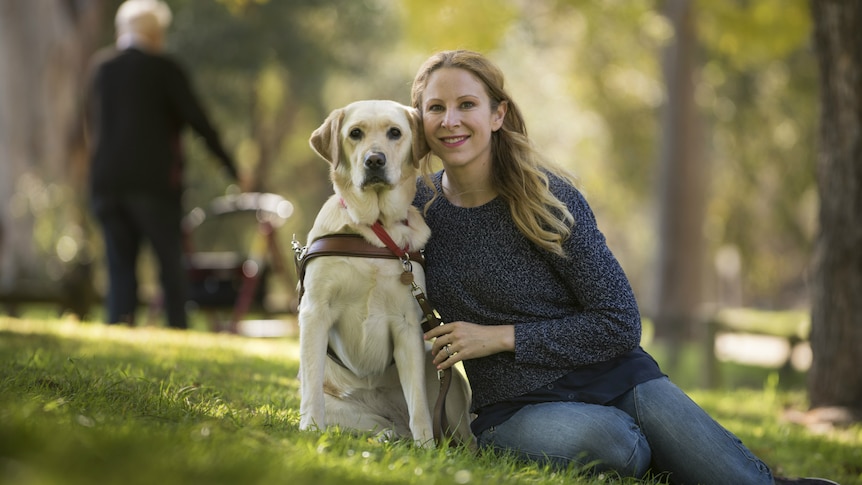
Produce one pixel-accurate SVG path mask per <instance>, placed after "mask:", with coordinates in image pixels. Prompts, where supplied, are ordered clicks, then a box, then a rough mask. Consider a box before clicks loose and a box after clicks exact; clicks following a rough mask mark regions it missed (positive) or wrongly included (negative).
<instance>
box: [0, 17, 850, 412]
mask: <svg viewBox="0 0 862 485" xmlns="http://www.w3.org/2000/svg"><path fill="white" fill-rule="evenodd" d="M119 3H120V2H119V1H116V0H74V1H72V0H69V1H66V0H29V1H27V0H13V1H5V2H3V3H2V5H0V88H2V89H0V103H2V106H3V108H2V110H0V112H2V113H0V157H2V163H0V200H2V201H3V203H2V214H0V301H2V302H3V304H4V308H5V309H6V311H7V312H9V313H11V314H16V313H19V312H20V309H21V308H26V306H27V305H28V304H31V303H38V304H41V305H44V304H46V303H47V304H49V305H54V304H60V306H61V307H64V308H66V310H67V315H68V313H72V314H79V315H80V314H82V315H83V317H84V319H85V320H86V321H99V318H100V317H101V307H100V301H99V300H100V298H101V297H102V295H103V294H104V291H105V283H106V282H105V274H104V267H103V264H104V262H103V260H102V247H101V242H100V240H99V234H98V230H97V228H96V226H95V225H94V223H93V221H92V219H91V216H90V215H89V213H88V207H87V202H88V201H87V196H86V194H87V191H86V177H87V170H88V167H87V165H88V164H87V155H86V136H85V129H84V125H83V117H82V115H83V102H84V89H85V82H86V72H87V71H86V66H87V63H88V60H89V58H90V56H91V55H92V53H93V52H95V51H96V50H97V49H99V48H101V47H104V46H106V45H109V44H110V43H111V42H112V36H113V28H112V22H113V13H114V12H115V11H116V7H117V6H118V5H119ZM167 3H168V4H169V5H170V6H171V8H172V10H173V14H174V16H173V23H172V26H171V28H170V30H169V34H168V44H167V45H168V51H169V52H170V53H171V55H173V56H174V57H176V58H177V59H178V60H179V61H180V62H181V63H182V64H183V65H184V66H186V68H187V69H188V71H189V73H190V75H191V77H192V79H193V84H194V86H195V88H196V89H197V91H198V93H199V94H200V96H201V98H202V101H203V102H204V105H205V106H206V107H207V110H208V111H209V113H210V114H211V117H212V119H213V121H214V123H215V124H216V125H217V126H218V127H219V129H220V131H221V133H222V137H223V140H224V141H225V144H226V145H227V146H228V147H229V149H230V150H231V152H232V153H233V154H234V155H235V157H236V159H237V161H238V165H239V169H240V172H241V174H242V179H243V182H242V184H241V185H242V187H233V188H230V189H228V193H236V192H237V191H239V190H242V191H246V192H265V193H275V194H278V195H280V196H282V197H284V198H286V199H288V200H290V201H291V202H292V204H293V207H294V211H293V213H292V214H291V216H290V217H289V218H288V219H287V220H286V221H285V223H284V225H282V226H281V227H279V228H278V232H277V234H278V238H279V241H280V244H279V246H280V247H281V248H282V250H283V252H284V254H285V255H287V256H290V251H289V246H290V239H291V237H292V236H293V235H294V234H296V235H297V237H298V238H299V239H300V241H302V240H304V235H305V233H306V232H307V230H308V229H309V228H310V225H311V222H312V220H313V217H314V215H315V214H316V212H317V209H318V208H319V207H320V205H321V204H322V202H323V201H324V200H325V199H326V198H327V197H328V196H329V195H330V194H331V188H330V186H329V183H328V175H327V172H328V165H327V164H326V163H325V162H324V161H322V160H320V159H319V158H317V157H316V156H315V155H314V154H313V152H312V151H311V150H310V149H309V147H308V137H309V135H310V133H311V131H312V130H313V129H314V128H316V127H317V126H318V125H319V124H320V123H321V122H322V120H323V119H324V118H325V116H326V115H327V114H328V112H329V111H330V110H332V109H334V108H337V107H339V106H342V105H344V104H346V103H348V102H350V101H353V100H356V99H365V98H386V99H394V100H397V101H400V102H403V103H409V88H410V83H411V81H412V78H413V75H414V74H415V72H416V69H417V68H418V66H419V65H420V64H421V62H422V61H424V59H426V58H427V57H428V56H429V55H430V54H431V53H433V52H435V51H437V50H440V49H453V48H469V49H474V50H479V51H481V52H484V53H486V54H487V55H489V56H490V57H491V58H492V59H493V60H495V61H496V62H497V63H498V64H499V65H500V66H501V67H502V68H503V70H504V72H505V73H506V76H507V82H508V89H509V91H510V93H511V94H512V96H513V97H514V99H515V100H516V101H517V102H518V103H519V104H520V107H521V109H522V110H523V112H524V115H525V117H526V119H527V126H528V129H529V132H530V135H531V137H532V138H533V141H534V143H535V144H536V145H537V147H538V148H539V149H540V151H541V152H543V153H544V154H545V155H546V156H547V157H548V158H550V159H552V160H554V161H556V162H557V163H560V164H562V165H563V166H565V167H567V168H568V169H570V170H571V171H572V172H574V173H575V174H576V175H577V176H578V179H579V187H580V188H581V189H582V190H583V192H584V193H585V195H586V197H587V199H588V200H589V201H590V203H591V205H592V207H593V209H594V211H595V213H596V217H597V219H598V222H599V227H600V228H601V230H602V231H603V232H604V233H605V235H606V236H607V239H608V244H609V246H610V247H611V249H612V250H613V251H614V253H615V254H616V256H617V258H618V259H619V260H620V262H621V264H622V266H623V268H624V269H625V271H626V273H627V274H628V276H629V278H630V279H631V281H632V285H633V287H634V290H635V293H636V295H637V298H638V301H639V303H640V306H641V309H642V312H643V314H644V317H645V320H646V321H647V322H648V323H649V325H648V328H649V331H650V335H649V337H650V339H651V341H653V340H652V339H655V340H654V342H655V345H656V346H657V347H662V348H664V349H665V350H666V352H667V355H668V357H667V360H666V363H665V362H663V365H667V366H668V367H669V368H674V367H677V366H680V367H685V365H686V364H687V363H689V362H690V361H688V360H686V357H685V356H684V355H676V353H677V352H681V350H680V349H683V348H684V346H683V345H680V344H681V343H691V342H700V341H701V340H703V339H705V338H706V337H708V336H709V334H710V332H711V329H712V328H714V327H713V326H712V325H716V324H720V323H722V322H721V317H722V316H724V315H731V314H732V313H728V312H727V311H726V310H728V309H739V308H745V309H749V310H754V311H756V313H755V315H758V316H761V317H762V319H771V318H772V316H775V315H778V316H779V317H780V318H779V319H778V320H780V321H781V322H787V321H789V322H790V323H778V324H776V326H777V327H779V328H778V330H775V329H773V328H771V327H770V325H766V330H763V327H762V326H757V325H755V327H757V328H758V329H759V330H757V331H762V332H764V333H771V334H777V335H778V336H779V337H780V338H781V339H782V340H788V341H789V342H791V343H793V344H797V343H799V342H798V340H801V341H802V345H807V343H806V342H805V341H806V340H808V337H809V333H808V332H809V331H810V329H811V327H812V324H814V326H815V327H816V326H817V325H818V324H817V322H818V321H819V320H818V319H816V318H815V319H814V320H813V321H812V318H811V315H812V312H813V311H814V309H816V308H815V307H816V303H817V302H816V301H814V300H815V299H814V298H813V296H812V295H814V294H815V292H814V291H813V289H814V288H818V287H821V286H822V281H821V280H819V279H818V278H817V277H816V275H817V267H816V266H815V258H814V255H815V252H816V251H815V250H816V246H817V238H818V234H819V233H820V232H819V231H821V230H822V226H821V218H822V215H821V212H820V211H821V208H822V206H823V204H822V202H821V200H820V198H821V197H823V196H824V194H823V191H822V190H818V172H817V161H818V157H821V158H822V155H819V153H821V151H822V150H823V149H824V148H823V146H822V144H821V143H820V142H821V138H822V136H821V134H820V133H821V132H820V131H819V130H821V129H822V128H821V127H822V123H821V114H822V112H823V107H822V105H821V104H820V103H821V98H824V97H825V96H824V95H823V86H824V84H822V83H821V80H820V79H819V69H820V67H819V66H818V49H817V45H816V44H815V38H816V36H815V29H816V25H815V19H814V17H813V14H812V11H813V9H812V5H814V4H816V3H818V2H817V0H814V2H808V1H803V0H760V1H743V0H732V1H707V0H701V1H681V0H680V1H677V0H667V1H657V0H633V1H620V0H498V1H491V0H470V1H456V0H442V1H437V2H426V1H424V0H402V1H396V0H363V1H355V0H169V1H167ZM820 3H822V4H835V5H836V8H837V9H840V8H845V9H847V10H848V11H849V10H853V5H854V2H852V1H851V2H843V5H842V2H820ZM839 11H840V10H839ZM854 11H855V10H854ZM848 17H849V14H848ZM853 18H855V17H853ZM856 26H857V27H858V25H856ZM859 30H860V29H858V28H857V29H856V31H857V33H856V34H855V35H856V36H857V37H855V39H856V40H858V31H859ZM851 34H852V33H851ZM849 45H851V46H852V43H851V44H849ZM821 47H823V46H822V45H821ZM845 48H846V49H847V50H848V54H849V55H850V58H851V59H856V60H857V61H858V53H856V54H854V52H855V51H854V50H853V49H852V48H851V47H848V46H845ZM854 55H856V56H857V57H853V56H854ZM839 57H840V56H839ZM857 69H858V66H857ZM857 82H858V81H857ZM856 87H857V88H858V84H857V85H856ZM856 102H857V103H858V100H857V101H856ZM854 109H858V106H857V107H856V108H854ZM857 123H858V119H857ZM854 126H856V125H854ZM856 136H857V137H858V134H857V135H856ZM857 141H858V138H857ZM185 148H186V151H187V153H188V171H187V177H186V179H187V182H188V183H187V187H188V190H187V193H186V196H185V204H186V206H187V208H188V209H189V210H191V209H192V208H193V207H198V206H200V207H206V206H207V204H209V203H210V202H211V201H212V200H213V199H215V198H217V197H219V196H222V195H224V194H225V193H226V192H225V185H226V183H227V180H225V179H223V178H222V176H221V174H220V171H219V170H218V167H217V165H216V164H215V163H214V160H212V159H210V156H209V154H208V153H207V152H206V150H205V148H204V147H203V144H202V143H200V142H199V141H198V140H195V139H193V137H192V136H191V135H189V139H188V140H186V142H185ZM853 163H854V164H855V166H857V167H858V165H859V159H858V158H856V159H855V161H854V162H853ZM852 173H855V174H857V175H858V168H857V169H856V172H852ZM857 190H858V189H857ZM827 195H829V196H835V197H838V196H839V195H840V194H838V193H830V194H827ZM848 197H849V196H848ZM857 197H858V194H857ZM846 229H847V230H848V231H849V233H850V234H852V235H853V236H852V237H856V238H858V234H857V233H858V231H854V230H852V228H851V227H849V226H848V227H846ZM254 237H255V229H254V227H250V226H248V225H245V224H241V223H239V222H237V223H236V226H232V227H229V228H227V229H224V228H222V229H219V230H218V231H216V232H213V233H210V234H208V235H207V236H206V237H205V238H204V240H203V241H201V242H200V244H202V245H204V246H205V247H206V249H214V250H217V249H223V248H229V249H233V248H242V247H248V246H249V244H250V242H249V239H252V238H254ZM850 241H851V244H852V241H857V242H858V239H852V238H850ZM210 246H211V247H210ZM858 248H859V246H858V245H857V246H855V250H857V252H858ZM852 249H853V247H852V246H851V250H852ZM288 262H289V261H288ZM848 264H849V266H850V267H851V268H854V269H856V270H858V268H855V266H854V264H853V263H852V262H850V261H848ZM141 266H142V268H141V270H142V274H143V276H144V281H145V283H146V284H145V285H144V287H143V289H142V290H143V293H144V296H145V299H147V300H148V301H150V300H154V299H157V298H158V289H157V287H156V285H155V278H154V274H153V267H152V262H151V261H150V260H146V259H145V260H144V261H143V262H142V265H141ZM291 269H292V268H288V273H290V270H291ZM857 274H858V273H857ZM82 275H83V279H82ZM291 278H293V276H292V275H290V274H289V275H288V276H287V278H286V280H287V281H285V282H282V283H281V284H275V285H274V291H273V295H272V297H271V301H270V304H271V305H272V307H273V308H275V309H276V311H279V312H280V311H283V312H285V313H290V311H291V309H292V306H293V305H294V304H295V294H294V293H293V287H292V283H293V282H295V280H293V281H291ZM854 281H857V282H858V281H859V280H858V276H857V279H856V280H854ZM89 290H92V291H89ZM860 290H862V288H860V286H852V287H850V288H849V289H848V290H847V291H848V292H849V294H850V295H851V296H850V299H851V300H853V299H854V297H853V296H852V295H853V294H854V293H853V292H854V291H855V292H856V293H855V294H856V295H858V294H859V291H860ZM856 299H858V297H856ZM84 301H85V302H86V303H87V305H84V306H82V305H80V303H81V302H84ZM838 306H840V305H838ZM851 306H852V305H851ZM841 308H842V309H844V310H846V308H847V305H844V306H842V307H841ZM759 312H764V313H759ZM845 313H847V312H846V311H845ZM859 315H860V313H858V312H857V313H856V315H854V316H848V317H846V319H844V320H842V321H841V322H838V321H837V320H836V321H834V322H833V321H832V320H830V321H828V322H824V323H823V324H822V326H824V327H826V326H830V325H831V326H834V328H838V329H843V330H842V332H844V333H843V334H842V332H837V333H838V334H841V335H844V337H843V338H841V337H839V340H844V343H845V344H846V345H847V346H851V345H852V343H853V342H856V343H857V344H858V343H859V342H860V341H862V337H860V332H862V330H860V327H862V326H860V325H859V318H860V317H859ZM728 318H729V317H728ZM762 319H761V320H762ZM717 322H718V323H717ZM724 323H727V322H724ZM731 324H732V322H731ZM743 326H744V324H743ZM788 328H790V330H789V331H788V330H787V329H788ZM800 328H801V329H802V330H801V331H800V330H799V329H800ZM791 337H792V338H791ZM794 338H795V339H797V340H794ZM707 341H709V340H708V339H707ZM847 348H848V347H840V346H838V345H832V346H831V347H830V346H828V345H827V346H825V347H824V353H830V352H831V353H833V354H835V355H837V356H838V359H839V360H840V361H841V362H840V363H838V364H832V366H831V371H830V370H828V369H827V372H826V375H827V376H829V377H830V379H829V380H830V381H833V382H834V381H837V382H838V384H836V385H833V387H838V386H840V387H841V388H842V389H845V390H843V391H842V392H832V393H831V394H829V393H827V398H826V399H825V400H824V401H823V402H822V403H821V404H822V405H824V406H826V405H837V406H840V407H842V408H848V409H850V416H851V417H852V416H854V415H853V414H852V413H853V412H855V410H858V408H859V405H860V404H859V403H860V399H859V396H860V394H862V384H860V380H859V379H860V378H859V377H858V376H856V377H852V376H851V375H849V373H848V372H847V369H858V368H859V367H858V359H859V356H858V352H856V353H854V352H848V351H847V350H846V349H847ZM815 350H816V349H815ZM711 351H712V348H711V347H710V348H708V349H707V352H711ZM788 351H789V350H788ZM759 352H760V349H759V348H757V347H756V348H755V349H754V351H753V353H755V354H757V353H759ZM695 353H697V354H700V357H701V359H700V360H695V361H694V362H695V364H694V365H698V366H704V367H705V366H706V365H707V364H705V363H704V359H703V357H704V355H703V354H704V353H705V352H703V349H702V348H700V350H699V351H697V352H695ZM821 355H822V354H821ZM802 360H803V361H804V360H805V359H802ZM854 362H855V363H854ZM807 365H809V364H803V366H802V368H797V369H795V370H796V371H797V373H796V374H794V375H795V380H794V381H793V382H792V383H793V384H794V385H796V386H798V387H805V386H806V385H810V384H806V382H805V377H806V376H805V370H806V369H807ZM684 370H685V369H684ZM688 370H689V371H690V369H688ZM697 374H698V375H701V374H700V372H699V371H698V372H697ZM853 374H854V375H856V374H858V372H854V373H853ZM758 375H759V374H758ZM704 376H705V377H704V379H708V378H709V376H708V375H707V374H704ZM757 379H759V381H758V382H765V379H760V377H758V378H757ZM692 383H693V385H699V384H703V383H708V381H707V380H703V381H701V380H698V379H694V380H693V381H692ZM820 395H821V393H817V396H820ZM854 408H855V409H854ZM842 416H846V414H845V415H842Z"/></svg>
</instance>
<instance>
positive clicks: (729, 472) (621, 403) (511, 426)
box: [477, 377, 773, 485]
mask: <svg viewBox="0 0 862 485" xmlns="http://www.w3.org/2000/svg"><path fill="white" fill-rule="evenodd" d="M477 439H478V444H479V446H480V447H481V448H491V449H495V450H499V451H511V452H514V453H516V454H517V455H518V456H519V457H521V458H525V459H527V460H533V461H538V462H540V463H547V464H550V465H554V466H558V467H563V468H564V467H567V466H569V465H570V464H575V465H578V466H585V465H592V464H595V467H594V468H592V470H594V471H596V472H600V471H613V472H617V473H619V474H620V475H622V476H630V477H637V478H640V477H643V476H644V475H645V474H646V473H647V472H648V471H652V472H653V473H655V474H660V473H669V474H670V480H671V483H674V484H691V485H694V484H702V485H725V484H726V485H740V484H743V485H760V484H763V485H771V484H772V483H773V479H772V472H771V471H770V470H769V468H768V467H767V466H766V464H764V463H763V462H762V461H761V460H759V459H758V458H757V457H755V456H754V455H753V454H752V453H751V451H749V450H748V448H746V447H745V446H744V445H743V444H742V442H741V441H740V440H739V439H738V438H737V437H736V436H734V435H733V434H731V433H730V432H729V431H727V430H726V429H724V428H723V427H722V426H721V425H719V424H718V423H717V422H716V421H715V420H713V419H712V418H711V417H710V416H709V415H708V414H707V413H706V412H705V411H704V410H703V409H701V408H700V406H698V405H697V404H696V403H695V402H694V401H692V400H691V399H690V398H689V397H688V396H687V395H686V394H685V393H684V392H683V391H682V390H681V389H679V388H678V387H677V386H676V385H674V384H673V383H672V382H671V381H670V380H668V379H667V378H666V377H662V378H659V379H654V380H651V381H648V382H645V383H643V384H639V385H637V386H635V387H634V388H633V389H632V390H630V391H629V392H627V393H626V394H624V395H622V396H621V397H620V398H618V399H617V400H615V401H614V402H613V403H612V405H609V406H601V405H597V404H585V403H579V402H549V403H541V404H534V405H530V406H526V407H524V408H522V409H521V410H520V411H518V412H517V413H516V414H515V415H513V416H512V417H511V418H509V419H508V420H507V421H506V422H504V423H502V424H500V425H498V426H494V427H491V428H489V429H487V430H485V431H484V432H482V433H481V434H480V435H479V436H477Z"/></svg>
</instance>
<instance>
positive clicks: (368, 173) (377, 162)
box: [362, 152, 389, 187]
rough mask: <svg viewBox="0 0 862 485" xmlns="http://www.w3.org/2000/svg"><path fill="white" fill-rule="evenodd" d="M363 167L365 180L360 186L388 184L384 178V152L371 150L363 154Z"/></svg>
mask: <svg viewBox="0 0 862 485" xmlns="http://www.w3.org/2000/svg"><path fill="white" fill-rule="evenodd" d="M363 167H364V168H365V180H364V181H363V183H362V186H363V187H364V186H367V185H378V184H385V185H389V180H388V179H387V178H386V154H384V153H383V152H371V153H369V154H368V155H366V156H365V160H364V161H363Z"/></svg>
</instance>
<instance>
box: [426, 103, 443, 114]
mask: <svg viewBox="0 0 862 485" xmlns="http://www.w3.org/2000/svg"><path fill="white" fill-rule="evenodd" d="M428 111H429V112H431V113H439V112H441V111H443V106H441V105H439V104H432V105H431V106H429V107H428Z"/></svg>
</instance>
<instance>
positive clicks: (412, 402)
mask: <svg viewBox="0 0 862 485" xmlns="http://www.w3.org/2000/svg"><path fill="white" fill-rule="evenodd" d="M414 325H415V326H416V329H418V328H419V324H418V323H415V324H414ZM394 337H395V340H396V342H395V354H394V357H395V365H396V366H397V368H398V379H399V381H400V382H401V388H402V389H403V390H404V399H405V400H406V401H407V411H408V412H409V413H410V432H411V433H412V434H413V440H414V441H415V442H416V443H417V444H419V445H421V446H426V447H430V446H434V432H433V430H432V428H433V423H432V419H431V410H430V409H429V408H428V394H427V391H426V385H425V364H426V363H425V357H426V353H425V344H424V342H423V340H422V335H421V333H419V334H417V333H416V332H413V331H401V332H395V333H394ZM399 340H400V341H399Z"/></svg>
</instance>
